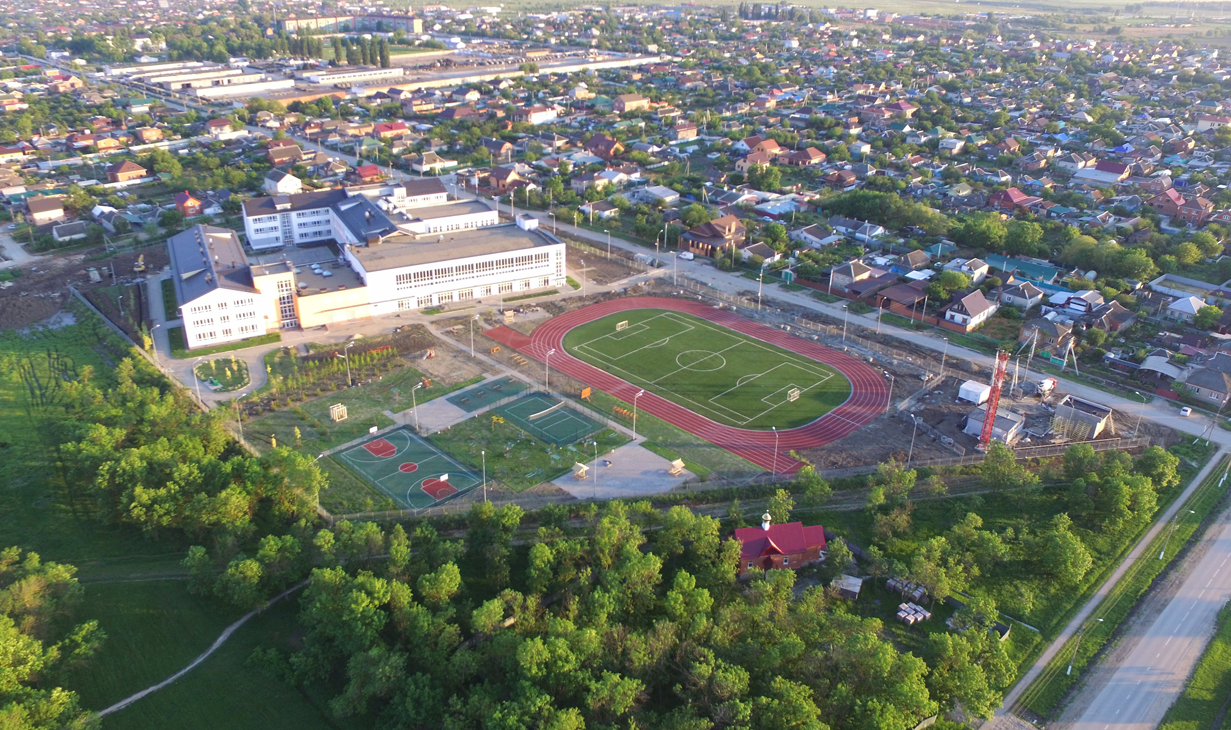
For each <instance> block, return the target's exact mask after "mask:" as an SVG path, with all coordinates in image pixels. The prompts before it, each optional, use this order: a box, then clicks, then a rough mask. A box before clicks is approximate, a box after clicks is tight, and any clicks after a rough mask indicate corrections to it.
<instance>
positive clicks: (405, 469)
mask: <svg viewBox="0 0 1231 730" xmlns="http://www.w3.org/2000/svg"><path fill="white" fill-rule="evenodd" d="M418 468H419V465H418V464H416V463H415V462H413V461H408V462H406V463H405V464H402V465H401V466H399V467H398V471H400V472H402V473H403V474H409V473H411V472H412V471H414V470H415V469H418Z"/></svg>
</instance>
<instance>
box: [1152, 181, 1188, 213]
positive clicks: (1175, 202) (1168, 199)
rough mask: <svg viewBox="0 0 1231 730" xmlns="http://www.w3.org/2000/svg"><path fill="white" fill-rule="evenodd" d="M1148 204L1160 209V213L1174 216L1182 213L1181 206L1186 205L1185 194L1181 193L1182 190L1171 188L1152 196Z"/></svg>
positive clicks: (1157, 209)
mask: <svg viewBox="0 0 1231 730" xmlns="http://www.w3.org/2000/svg"><path fill="white" fill-rule="evenodd" d="M1146 204H1147V205H1149V206H1150V207H1151V208H1153V209H1154V210H1156V211H1158V214H1159V215H1163V216H1167V217H1168V218H1173V217H1175V216H1177V215H1179V214H1180V208H1181V207H1182V206H1183V205H1184V196H1183V195H1180V191H1178V190H1176V189H1175V188H1171V189H1169V190H1164V191H1163V192H1161V193H1159V194H1158V195H1155V196H1154V197H1152V198H1150V199H1149V200H1147V201H1146Z"/></svg>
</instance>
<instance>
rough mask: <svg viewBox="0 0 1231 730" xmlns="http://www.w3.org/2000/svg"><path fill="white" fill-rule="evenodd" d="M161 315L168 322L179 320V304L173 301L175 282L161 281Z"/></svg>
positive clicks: (169, 280)
mask: <svg viewBox="0 0 1231 730" xmlns="http://www.w3.org/2000/svg"><path fill="white" fill-rule="evenodd" d="M162 314H163V317H165V318H166V319H168V320H173V319H179V316H180V303H179V302H178V301H176V299H175V282H174V281H172V280H171V279H163V280H162Z"/></svg>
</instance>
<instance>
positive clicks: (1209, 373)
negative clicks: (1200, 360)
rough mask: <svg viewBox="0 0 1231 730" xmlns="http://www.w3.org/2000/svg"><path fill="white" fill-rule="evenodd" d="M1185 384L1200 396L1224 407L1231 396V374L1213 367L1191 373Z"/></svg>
mask: <svg viewBox="0 0 1231 730" xmlns="http://www.w3.org/2000/svg"><path fill="white" fill-rule="evenodd" d="M1184 384H1185V385H1187V386H1188V389H1189V390H1191V391H1192V392H1193V394H1194V395H1196V396H1197V397H1198V398H1200V399H1202V400H1204V401H1208V402H1210V403H1213V404H1215V405H1217V406H1218V407H1219V408H1222V407H1223V406H1225V405H1226V404H1227V399H1228V397H1231V375H1228V374H1227V373H1225V372H1223V371H1221V370H1218V369H1215V368H1212V367H1205V368H1200V369H1198V370H1195V371H1193V372H1192V373H1190V374H1189V376H1188V380H1186V381H1185V383H1184Z"/></svg>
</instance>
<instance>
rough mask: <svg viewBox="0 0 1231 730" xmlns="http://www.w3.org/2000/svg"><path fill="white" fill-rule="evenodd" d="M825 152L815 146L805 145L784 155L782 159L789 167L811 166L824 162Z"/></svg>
mask: <svg viewBox="0 0 1231 730" xmlns="http://www.w3.org/2000/svg"><path fill="white" fill-rule="evenodd" d="M825 157H826V155H825V153H824V152H822V151H820V150H818V149H817V148H815V147H805V148H803V149H800V150H794V151H792V152H790V153H789V154H787V155H785V156H784V157H783V158H782V160H783V161H784V162H785V163H786V164H787V165H790V166H791V167H812V166H813V165H820V164H822V163H824V162H825Z"/></svg>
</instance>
